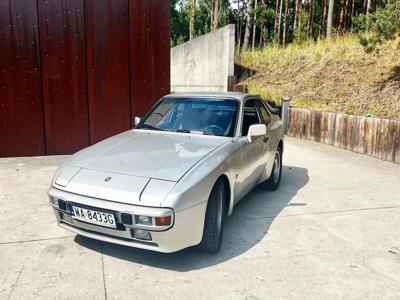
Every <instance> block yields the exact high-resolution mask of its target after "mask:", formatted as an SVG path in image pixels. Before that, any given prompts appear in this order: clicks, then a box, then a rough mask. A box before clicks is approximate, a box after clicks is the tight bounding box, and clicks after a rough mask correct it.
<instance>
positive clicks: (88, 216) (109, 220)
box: [70, 206, 117, 228]
mask: <svg viewBox="0 0 400 300" xmlns="http://www.w3.org/2000/svg"><path fill="white" fill-rule="evenodd" d="M70 212H71V217H72V218H73V219H77V220H80V221H83V222H87V223H92V224H96V225H100V226H105V227H111V228H116V227H117V225H116V224H115V218H114V215H113V214H110V213H106V212H103V211H97V210H93V209H87V208H82V207H79V206H71V207H70Z"/></svg>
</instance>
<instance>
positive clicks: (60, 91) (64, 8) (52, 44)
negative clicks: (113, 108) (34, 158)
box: [38, 0, 89, 154]
mask: <svg viewBox="0 0 400 300" xmlns="http://www.w3.org/2000/svg"><path fill="white" fill-rule="evenodd" d="M38 4H39V19H40V47H41V60H42V80H43V102H44V112H45V128H46V147H47V154H67V153H73V152H75V151H77V150H80V149H82V148H84V147H86V146H88V145H89V130H88V107H87V87H86V54H85V20H84V16H85V13H84V1H83V0H69V1H63V0H52V1H46V0H38Z"/></svg>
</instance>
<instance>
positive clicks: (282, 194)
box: [75, 166, 309, 272]
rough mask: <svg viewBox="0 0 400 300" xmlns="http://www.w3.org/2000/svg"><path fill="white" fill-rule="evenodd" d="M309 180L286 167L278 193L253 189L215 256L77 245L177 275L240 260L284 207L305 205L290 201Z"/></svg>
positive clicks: (88, 243)
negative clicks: (166, 270) (177, 273)
mask: <svg viewBox="0 0 400 300" xmlns="http://www.w3.org/2000/svg"><path fill="white" fill-rule="evenodd" d="M308 180H309V177H308V170H307V169H305V168H299V167H292V166H284V167H283V173H282V182H281V186H280V188H279V189H278V190H277V191H275V192H271V191H267V190H265V188H263V187H262V185H260V186H258V187H256V188H255V189H253V191H251V192H250V193H249V194H248V195H247V196H246V197H244V198H243V199H242V200H241V201H240V202H239V203H238V204H237V205H236V206H235V208H234V211H233V214H232V215H231V216H230V217H228V218H227V220H226V223H225V225H224V240H223V243H222V247H221V250H220V251H219V252H218V253H215V254H208V253H202V252H200V251H197V250H196V249H195V248H194V247H191V248H187V249H184V250H181V251H179V252H175V253H159V252H153V251H148V250H142V249H136V248H131V247H126V246H120V245H115V244H111V243H105V242H104V243H103V242H99V241H96V240H92V239H89V238H86V237H83V236H76V237H75V242H76V243H78V244H80V245H81V246H84V247H86V248H89V249H91V250H93V251H97V252H100V251H103V254H105V255H108V256H113V257H116V258H118V259H123V260H126V261H130V262H134V263H138V264H143V265H147V266H151V267H156V268H163V269H170V270H174V271H178V272H188V271H191V270H197V269H202V268H207V267H210V266H213V265H217V264H219V263H222V262H224V261H227V260H230V259H232V258H234V257H237V256H239V255H241V254H243V253H244V252H246V251H248V250H249V249H251V248H252V247H254V246H255V245H257V244H258V243H259V242H260V241H261V240H262V239H263V238H264V237H265V235H266V234H267V233H268V230H269V228H270V226H271V224H272V222H273V221H274V219H275V218H276V217H277V216H278V215H279V213H280V212H281V211H282V210H283V209H284V208H285V207H287V206H303V205H306V204H304V203H290V204H289V202H290V201H291V200H292V199H293V197H294V196H295V195H296V194H297V192H298V191H299V190H300V189H302V188H303V187H304V186H305V185H306V184H307V182H308ZM101 243H103V245H102V247H100V245H101Z"/></svg>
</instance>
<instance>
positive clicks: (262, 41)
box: [259, 0, 265, 48]
mask: <svg viewBox="0 0 400 300" xmlns="http://www.w3.org/2000/svg"><path fill="white" fill-rule="evenodd" d="M261 6H262V7H263V8H264V9H265V0H261ZM264 33H265V24H262V25H261V28H260V42H259V47H260V48H262V47H263V46H264V44H263V43H264Z"/></svg>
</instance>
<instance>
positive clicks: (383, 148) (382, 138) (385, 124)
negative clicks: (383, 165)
mask: <svg viewBox="0 0 400 300" xmlns="http://www.w3.org/2000/svg"><path fill="white" fill-rule="evenodd" d="M378 122H379V123H380V128H379V129H380V134H379V145H378V156H379V158H380V159H382V160H385V159H386V154H387V152H388V151H389V150H388V138H389V124H390V121H389V120H388V119H382V120H379V119H378Z"/></svg>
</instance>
